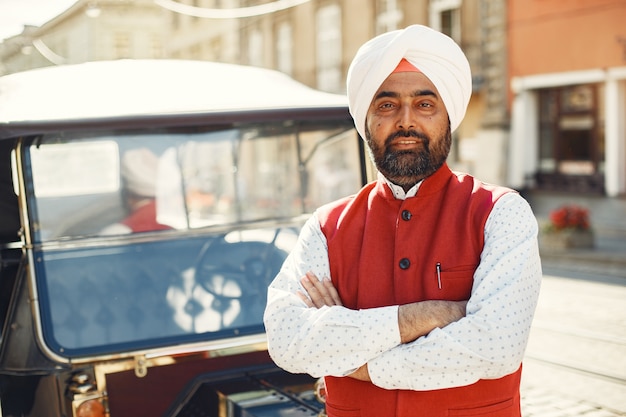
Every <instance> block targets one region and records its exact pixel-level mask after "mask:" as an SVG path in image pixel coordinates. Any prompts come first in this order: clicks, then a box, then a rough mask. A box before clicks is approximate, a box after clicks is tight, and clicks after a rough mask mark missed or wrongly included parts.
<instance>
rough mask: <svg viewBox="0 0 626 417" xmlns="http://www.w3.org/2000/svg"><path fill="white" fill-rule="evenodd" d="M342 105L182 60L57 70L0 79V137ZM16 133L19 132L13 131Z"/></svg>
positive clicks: (244, 70)
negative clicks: (98, 123)
mask: <svg viewBox="0 0 626 417" xmlns="http://www.w3.org/2000/svg"><path fill="white" fill-rule="evenodd" d="M329 107H330V108H333V107H337V108H346V107H347V98H346V97H345V96H344V95H339V94H331V93H325V92H321V91H317V90H314V89H312V88H309V87H307V86H305V85H304V84H301V83H299V82H297V81H295V80H293V79H291V78H290V77H289V76H287V75H285V74H283V73H280V72H278V71H274V70H269V69H263V68H256V67H250V66H242V65H234V64H224V63H215V62H207V61H185V60H118V61H97V62H88V63H83V64H75V65H61V66H57V67H46V68H39V69H35V70H30V71H25V72H21V73H15V74H10V75H6V76H4V77H0V138H2V137H8V136H10V135H12V134H14V132H13V130H14V129H12V127H17V126H26V125H38V124H41V123H44V122H45V123H50V122H53V123H58V122H62V121H68V122H69V121H76V120H94V119H112V118H113V119H114V118H128V117H135V116H139V117H140V116H158V115H165V114H168V115H171V114H193V113H216V112H217V113H220V112H232V111H257V110H258V111H266V110H272V109H276V110H280V109H294V108H306V109H311V108H329ZM18 130H19V129H18Z"/></svg>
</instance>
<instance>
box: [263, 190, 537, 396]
mask: <svg viewBox="0 0 626 417" xmlns="http://www.w3.org/2000/svg"><path fill="white" fill-rule="evenodd" d="M394 193H395V194H396V197H398V198H405V197H407V196H411V195H415V190H410V191H409V193H407V194H406V195H405V194H404V193H403V192H402V190H401V189H400V190H397V189H395V190H394ZM484 234H485V245H484V248H483V251H482V254H481V261H480V264H479V266H478V268H477V270H476V271H475V273H474V284H473V288H472V293H471V297H470V299H469V301H468V304H467V313H466V317H464V318H462V319H461V320H459V321H457V322H454V323H451V324H449V325H447V326H445V327H444V328H441V329H434V330H433V331H432V332H431V333H430V334H428V335H426V336H424V337H421V338H419V339H417V340H415V341H414V342H411V343H407V344H401V343H400V331H399V328H398V306H389V307H379V308H372V309H365V310H350V309H347V308H345V307H339V306H333V307H323V308H320V309H316V308H307V306H306V305H305V304H304V302H303V301H302V300H300V299H299V298H298V296H297V295H296V292H297V291H298V290H300V291H304V289H303V287H302V286H301V284H300V282H299V281H300V278H301V277H302V276H304V274H305V273H306V272H307V271H312V272H313V273H315V274H316V275H317V277H319V278H320V279H321V278H323V277H327V276H329V274H330V268H329V262H328V254H327V244H326V238H325V236H324V234H323V233H322V232H321V230H320V224H319V221H318V219H317V217H316V216H315V214H314V215H313V216H312V217H311V218H310V219H309V220H308V221H307V223H306V224H305V225H304V227H303V229H302V231H301V233H300V236H299V239H298V243H297V244H296V247H295V248H294V250H293V251H292V252H291V253H290V255H289V256H288V257H287V259H286V261H285V263H284V265H283V267H282V269H281V271H280V273H279V274H278V275H277V277H276V278H275V280H274V281H273V283H272V284H271V285H270V288H269V289H268V300H267V307H266V311H265V317H264V322H265V327H266V331H267V337H268V346H269V352H270V354H271V356H272V358H273V359H274V361H275V362H276V364H277V365H278V366H280V367H282V368H283V369H285V370H287V371H290V372H293V373H308V374H310V375H312V376H314V377H320V376H326V375H332V376H345V375H348V374H350V373H352V372H353V371H354V370H355V369H357V368H358V367H360V366H362V365H364V364H366V363H367V365H368V370H369V374H370V377H371V379H372V382H373V383H374V384H375V385H377V386H379V387H381V388H386V389H410V390H432V389H443V388H450V387H458V386H464V385H468V384H472V383H474V382H476V381H478V380H479V379H495V378H500V377H503V376H505V375H508V374H510V373H512V372H514V371H516V370H517V368H518V367H519V365H520V363H521V361H522V358H523V355H524V351H525V349H526V344H527V341H528V337H529V332H530V326H531V322H532V318H533V315H534V311H535V307H536V304H537V299H538V296H539V288H540V283H541V276H542V273H541V262H540V258H539V252H538V248H537V221H536V218H535V216H534V215H533V213H532V210H531V208H530V206H529V205H528V203H527V202H526V200H524V199H523V198H522V197H521V196H519V195H518V194H515V193H509V194H506V195H504V196H502V197H501V198H500V199H499V200H498V201H497V202H496V204H495V206H494V207H493V209H492V211H491V213H490V215H489V217H488V219H487V222H486V225H485V230H484Z"/></svg>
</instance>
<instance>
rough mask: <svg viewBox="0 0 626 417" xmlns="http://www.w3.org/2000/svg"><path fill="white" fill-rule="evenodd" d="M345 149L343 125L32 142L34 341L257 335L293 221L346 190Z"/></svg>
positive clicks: (106, 344) (347, 138)
mask: <svg viewBox="0 0 626 417" xmlns="http://www.w3.org/2000/svg"><path fill="white" fill-rule="evenodd" d="M359 140H360V139H359V138H358V136H357V135H356V133H355V131H354V129H353V125H352V124H351V122H350V121H349V120H341V121H332V122H323V123H321V122H319V121H317V122H295V121H289V122H285V121H281V122H275V123H274V122H272V123H263V124H258V123H253V124H249V125H237V126H234V125H230V126H223V127H220V128H215V127H212V128H211V129H207V128H198V127H194V128H177V129H159V130H143V131H109V132H99V133H97V134H94V133H90V134H86V133H80V132H71V133H68V132H65V133H62V134H61V133H59V134H50V135H44V136H42V137H37V138H33V139H32V141H31V142H29V143H27V146H25V147H24V152H23V159H24V167H25V168H24V169H25V172H26V176H28V175H30V176H31V178H30V180H29V181H27V183H29V184H32V186H30V187H26V188H27V190H26V194H27V199H28V204H29V215H30V218H29V223H30V236H31V241H32V242H33V247H34V249H33V253H34V266H35V271H34V272H35V274H34V276H35V280H36V285H37V288H38V292H39V294H38V296H39V306H40V315H41V322H42V331H43V336H44V339H45V342H46V345H47V346H48V347H49V348H50V349H51V350H52V351H53V352H54V353H56V354H58V355H61V356H64V357H77V356H84V355H96V354H103V353H111V352H121V351H128V350H129V349H130V350H132V349H135V350H136V349H145V348H152V347H158V346H169V345H171V344H172V343H180V342H181V341H182V342H184V341H190V342H193V341H202V340H207V339H211V338H213V337H214V338H217V337H224V336H228V335H241V334H245V333H246V332H248V333H252V332H259V331H262V315H263V308H264V305H265V297H266V288H267V285H268V284H269V282H270V281H271V279H272V278H273V277H274V276H275V274H276V273H277V272H278V270H279V268H280V266H281V264H282V262H283V261H284V259H285V257H286V256H287V254H288V252H289V251H290V249H291V248H292V247H293V245H294V244H295V241H296V239H297V234H298V231H299V227H300V225H301V224H302V221H303V219H304V218H305V217H306V215H307V214H309V213H310V212H312V210H313V209H314V208H316V207H318V206H319V205H321V204H323V203H325V202H328V201H330V200H333V199H335V198H338V197H340V196H344V195H348V194H351V193H353V192H355V191H356V190H357V189H358V188H359V187H360V185H361V171H360V169H361V168H360V167H361V162H360V160H359V150H358V146H359Z"/></svg>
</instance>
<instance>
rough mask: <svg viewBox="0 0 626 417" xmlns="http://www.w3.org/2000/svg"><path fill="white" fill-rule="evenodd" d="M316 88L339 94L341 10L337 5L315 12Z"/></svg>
mask: <svg viewBox="0 0 626 417" xmlns="http://www.w3.org/2000/svg"><path fill="white" fill-rule="evenodd" d="M316 29H317V45H316V58H317V88H318V89H320V90H322V91H328V92H340V91H341V90H342V88H341V86H342V75H341V9H340V7H339V5H336V4H333V5H330V6H324V7H322V8H320V9H319V10H318V11H317V15H316Z"/></svg>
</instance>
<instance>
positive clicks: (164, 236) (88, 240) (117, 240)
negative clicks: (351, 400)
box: [27, 213, 311, 250]
mask: <svg viewBox="0 0 626 417" xmlns="http://www.w3.org/2000/svg"><path fill="white" fill-rule="evenodd" d="M310 216H311V214H310V213H303V214H300V215H297V216H293V217H285V218H273V219H263V220H256V221H250V222H245V223H228V224H219V225H211V226H207V227H203V228H198V229H191V230H161V231H156V232H145V233H136V234H132V235H119V236H93V237H73V238H68V239H65V240H63V239H60V240H54V241H49V242H43V243H36V244H33V245H29V246H27V248H36V249H42V250H57V249H83V248H95V247H110V246H120V245H124V244H132V243H145V242H162V241H167V240H172V239H173V238H195V237H202V236H206V235H207V234H220V233H229V232H239V231H245V230H254V229H262V228H269V227H277V226H280V227H289V226H301V225H302V224H303V223H304V222H305V221H306V220H307V219H308V218H309V217H310Z"/></svg>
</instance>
